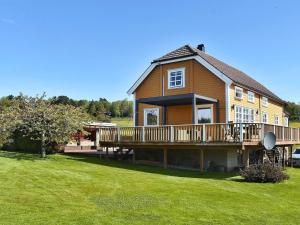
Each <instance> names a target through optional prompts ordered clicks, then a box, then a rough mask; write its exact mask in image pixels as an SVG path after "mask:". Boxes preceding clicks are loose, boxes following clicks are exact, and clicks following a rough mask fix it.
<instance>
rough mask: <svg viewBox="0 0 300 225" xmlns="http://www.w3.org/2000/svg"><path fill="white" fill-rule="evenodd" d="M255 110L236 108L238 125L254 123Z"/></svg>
mask: <svg viewBox="0 0 300 225" xmlns="http://www.w3.org/2000/svg"><path fill="white" fill-rule="evenodd" d="M254 113H255V112H254V109H248V108H245V107H242V106H235V122H236V123H254V120H255V115H254Z"/></svg>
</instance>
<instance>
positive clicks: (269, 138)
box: [263, 132, 276, 150]
mask: <svg viewBox="0 0 300 225" xmlns="http://www.w3.org/2000/svg"><path fill="white" fill-rule="evenodd" d="M263 145H264V147H265V149H266V150H272V149H273V148H274V147H275V145H276V135H275V134H274V133H273V132H268V133H266V134H265V137H264V141H263Z"/></svg>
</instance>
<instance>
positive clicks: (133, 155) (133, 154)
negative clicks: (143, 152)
mask: <svg viewBox="0 0 300 225" xmlns="http://www.w3.org/2000/svg"><path fill="white" fill-rule="evenodd" d="M132 164H135V149H132Z"/></svg>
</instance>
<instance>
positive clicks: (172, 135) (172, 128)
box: [170, 126, 175, 142]
mask: <svg viewBox="0 0 300 225" xmlns="http://www.w3.org/2000/svg"><path fill="white" fill-rule="evenodd" d="M174 139H175V137H174V126H171V127H170V142H174Z"/></svg>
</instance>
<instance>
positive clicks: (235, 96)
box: [234, 86, 244, 100]
mask: <svg viewBox="0 0 300 225" xmlns="http://www.w3.org/2000/svg"><path fill="white" fill-rule="evenodd" d="M239 91H240V92H242V96H241V97H238V96H237V93H238V92H239ZM243 97H244V89H243V88H240V87H237V86H235V88H234V98H235V99H237V100H243Z"/></svg>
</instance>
